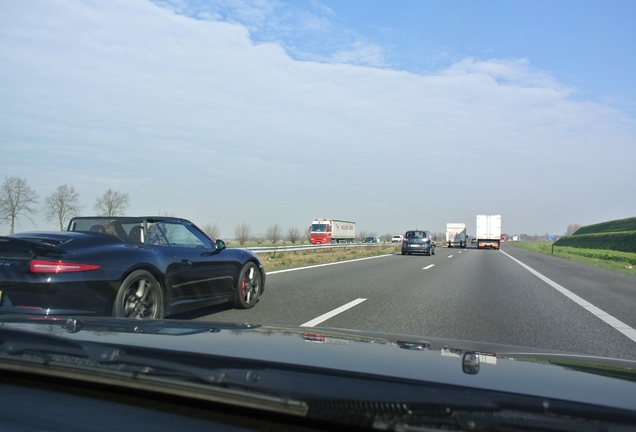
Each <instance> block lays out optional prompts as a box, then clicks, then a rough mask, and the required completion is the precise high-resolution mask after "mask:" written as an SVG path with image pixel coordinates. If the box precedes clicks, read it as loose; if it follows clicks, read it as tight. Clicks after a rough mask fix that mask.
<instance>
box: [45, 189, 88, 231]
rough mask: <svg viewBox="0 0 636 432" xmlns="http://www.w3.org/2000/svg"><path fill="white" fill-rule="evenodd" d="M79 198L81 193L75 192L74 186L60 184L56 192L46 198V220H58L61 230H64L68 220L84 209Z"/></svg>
mask: <svg viewBox="0 0 636 432" xmlns="http://www.w3.org/2000/svg"><path fill="white" fill-rule="evenodd" d="M78 199H79V193H77V192H75V188H74V187H73V186H67V185H62V186H58V187H57V189H56V190H55V192H53V193H52V194H51V195H49V196H48V197H47V198H46V209H45V215H46V220H48V221H49V222H52V221H56V222H58V223H59V224H60V230H63V229H64V227H65V226H66V223H67V222H68V220H69V219H70V218H72V217H73V216H77V215H78V214H79V212H80V211H81V210H82V206H80V205H79V204H78Z"/></svg>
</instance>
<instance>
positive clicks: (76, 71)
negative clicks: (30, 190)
mask: <svg viewBox="0 0 636 432" xmlns="http://www.w3.org/2000/svg"><path fill="white" fill-rule="evenodd" d="M171 4H172V5H173V6H174V5H175V3H171ZM227 4H228V5H229V4H230V3H227ZM234 5H235V4H234ZM250 5H251V6H261V5H263V4H262V3H260V2H253V3H249V4H248V6H250ZM273 5H274V6H275V5H276V3H274V4H273ZM228 7H229V6H228ZM256 10H258V7H256ZM186 12H187V10H186V9H181V10H180V13H175V12H174V11H173V10H171V9H167V8H163V7H157V6H156V5H155V4H153V3H150V2H145V1H129V0H126V1H123V0H122V1H115V0H113V1H109V2H107V3H99V4H91V3H85V2H81V1H71V0H66V1H62V0H60V1H57V2H53V1H51V2H19V3H17V2H10V3H8V4H7V3H4V4H2V5H1V6H0V64H2V65H3V67H2V68H1V69H0V95H2V99H3V103H2V104H0V128H2V130H3V134H2V136H1V137H0V151H1V152H2V154H3V157H2V160H1V161H0V171H1V172H4V173H6V174H7V175H11V176H13V175H17V176H21V177H26V178H27V180H28V181H29V182H30V183H31V184H32V185H33V186H34V188H35V189H37V190H38V191H39V193H40V195H41V196H45V195H47V194H48V193H50V192H51V191H52V190H53V189H54V188H55V187H56V186H57V185H58V184H69V185H74V186H75V187H76V189H77V190H78V192H80V194H81V196H82V199H83V200H85V202H84V204H86V208H92V207H93V205H92V204H93V202H94V199H95V198H96V197H97V196H99V195H101V193H103V191H105V190H106V189H108V188H114V189H117V190H121V191H123V192H127V193H130V196H131V209H129V213H131V214H132V213H169V214H178V215H179V216H183V217H188V218H191V219H193V220H194V221H195V222H196V223H198V224H199V225H205V224H206V223H214V222H216V221H219V224H220V225H221V231H222V233H223V235H225V236H229V237H231V236H232V235H233V229H234V227H235V226H236V224H237V223H239V222H243V221H248V222H251V223H252V224H253V230H254V231H256V232H264V231H265V228H266V226H268V225H270V224H273V223H279V224H280V225H281V226H282V227H283V228H287V227H291V226H296V227H304V226H306V225H308V223H309V222H310V220H311V219H313V218H314V217H342V218H348V219H356V220H358V221H359V222H360V223H362V224H363V225H364V226H363V229H365V230H367V231H371V230H376V231H378V232H380V233H383V232H384V231H385V230H386V231H389V232H393V231H395V232H400V231H401V230H402V229H403V228H404V229H406V228H405V227H407V226H411V225H413V224H421V220H422V217H423V216H422V215H426V216H425V218H426V223H427V224H429V223H430V226H431V228H432V229H433V230H441V229H442V227H443V226H444V225H443V224H445V223H446V222H447V221H448V220H451V219H452V220H454V221H461V220H465V221H466V222H468V223H470V222H471V221H472V219H473V218H474V214H476V213H482V212H494V213H502V214H506V213H508V214H510V215H515V216H514V218H515V220H517V221H516V222H514V223H515V224H516V225H512V224H513V220H512V219H511V218H509V219H508V220H509V221H510V222H509V223H510V224H511V225H512V226H513V227H515V229H519V230H523V231H524V232H527V233H536V232H544V231H546V230H548V228H545V226H546V225H549V226H550V227H552V226H553V225H552V224H556V225H557V226H558V227H559V228H560V227H563V229H565V227H566V226H567V224H569V223H585V222H586V221H585V220H582V219H580V218H575V217H574V216H576V214H578V213H577V212H587V211H588V210H587V209H588V208H589V202H588V197H589V196H590V194H594V196H595V200H596V201H595V202H596V205H599V206H604V205H605V206H612V205H613V206H616V207H617V211H618V212H623V213H630V212H632V213H633V211H634V204H633V203H632V204H630V203H620V204H616V202H617V200H618V199H620V197H621V196H622V194H624V187H625V184H626V183H625V181H624V176H631V178H632V179H633V174H628V173H631V172H632V168H631V166H630V165H631V161H633V160H634V159H635V156H636V153H635V152H636V150H635V148H636V146H635V145H634V144H636V143H635V139H634V137H635V136H636V134H635V133H634V132H635V131H636V128H635V122H634V119H632V118H629V117H628V116H626V115H625V114H624V113H622V112H620V111H617V110H615V109H612V108H609V107H607V106H604V105H600V104H594V103H588V102H581V101H576V100H573V99H572V98H571V95H572V94H573V92H574V89H569V88H566V87H564V86H562V85H560V84H559V83H558V82H557V81H556V80H555V79H554V78H552V77H550V76H549V75H548V74H546V73H545V72H542V71H539V70H536V69H533V68H532V67H531V65H530V64H529V62H528V61H527V60H524V59H487V60H479V59H475V58H466V59H463V60H461V61H459V62H457V63H456V64H453V65H451V66H450V67H448V68H446V69H444V70H439V71H436V72H435V73H432V74H428V75H424V74H414V73H409V72H404V71H395V70H391V69H388V68H375V67H368V66H359V65H358V64H359V63H374V62H377V63H381V62H382V50H381V49H380V48H379V47H373V46H369V45H364V44H360V45H357V46H354V49H353V50H352V51H350V52H349V53H348V54H346V55H345V54H344V53H340V54H338V51H333V52H332V53H331V54H330V55H332V57H333V58H334V59H338V61H339V63H338V64H332V63H329V62H318V61H300V60H297V59H295V58H294V57H293V56H291V55H290V54H289V53H288V52H287V51H286V50H285V49H284V46H282V45H281V44H278V43H273V42H268V43H263V42H254V41H253V40H252V36H251V33H250V30H249V29H248V27H245V26H244V25H242V24H238V23H228V22H218V21H214V20H205V19H200V18H197V19H194V18H191V17H188V16H186V15H184V14H185V13H186ZM206 13H207V14H208V15H207V16H208V17H212V16H217V12H215V11H207V12H206ZM242 16H243V17H245V16H250V17H251V20H252V22H255V23H258V22H260V21H262V19H261V18H259V15H258V14H257V13H254V12H249V11H244V13H243V15H242ZM361 58H363V59H366V60H364V61H361V60H360V59H361ZM604 161H607V162H604ZM617 172H623V173H626V174H624V176H623V178H620V177H619V176H617V175H616V173H617ZM412 196H417V197H418V199H415V200H413V199H411V197H412ZM565 198H567V200H566V199H565ZM573 201H574V202H573ZM544 207H548V208H550V209H551V210H550V211H551V212H555V213H558V216H555V215H546V214H544V213H545V212H543V211H541V208H544ZM529 208H530V209H533V210H531V212H532V214H526V213H527V212H528V210H527V209H529ZM519 209H524V210H519ZM535 212H536V214H534V213H535ZM625 216H629V214H626V215H625ZM596 221H598V220H592V221H591V222H596ZM41 225H44V223H43V222H42V223H41ZM517 226H518V227H519V228H516V227H517ZM550 229H551V228H550Z"/></svg>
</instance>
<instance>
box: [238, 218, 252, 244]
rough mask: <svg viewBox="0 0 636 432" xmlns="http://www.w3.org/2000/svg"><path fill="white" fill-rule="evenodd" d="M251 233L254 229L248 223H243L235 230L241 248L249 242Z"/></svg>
mask: <svg viewBox="0 0 636 432" xmlns="http://www.w3.org/2000/svg"><path fill="white" fill-rule="evenodd" d="M251 231H252V229H251V228H250V224H248V223H247V222H243V223H242V224H240V225H238V226H237V227H236V228H235V229H234V235H235V236H236V240H238V242H239V244H240V245H241V246H243V245H244V244H245V242H246V241H248V240H249V238H250V235H251Z"/></svg>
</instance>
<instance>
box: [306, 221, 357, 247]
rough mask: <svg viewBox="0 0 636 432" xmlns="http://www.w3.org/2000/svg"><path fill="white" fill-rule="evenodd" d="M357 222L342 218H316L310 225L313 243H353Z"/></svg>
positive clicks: (310, 237)
mask: <svg viewBox="0 0 636 432" xmlns="http://www.w3.org/2000/svg"><path fill="white" fill-rule="evenodd" d="M355 238H356V223H355V222H352V221H346V220H340V219H314V221H313V222H312V223H311V227H309V239H310V242H311V244H329V243H352V242H353V241H354V240H355Z"/></svg>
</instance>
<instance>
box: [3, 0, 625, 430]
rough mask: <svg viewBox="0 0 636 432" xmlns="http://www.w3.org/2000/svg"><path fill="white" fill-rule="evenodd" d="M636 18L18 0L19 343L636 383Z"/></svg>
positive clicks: (11, 300)
mask: <svg viewBox="0 0 636 432" xmlns="http://www.w3.org/2000/svg"><path fill="white" fill-rule="evenodd" d="M635 23H636V1H629V0H614V1H609V2H608V1H604V0H588V1H581V2H567V1H550V0H536V1H528V0H521V1H518V2H505V1H501V0H484V1H481V2H470V1H465V2H457V1H450V2H449V1H444V0H429V1H421V0H396V1H378V0H376V1H368V0H347V1H337V0H309V1H307V0H300V1H299V0H252V1H238V2H237V1H218V0H134V1H122V0H119V1H117V0H115V1H107V2H93V1H86V0H63V1H60V0H58V1H38V0H24V1H4V2H0V65H1V66H0V101H1V102H0V127H1V131H2V133H0V172H1V173H2V176H1V177H0V328H1V327H2V325H3V321H2V320H3V318H7V317H10V318H11V319H13V320H16V321H18V318H20V319H23V320H25V322H27V323H28V325H29V326H30V325H33V326H35V322H36V321H38V322H39V321H42V322H47V323H49V324H50V325H51V329H53V330H51V333H52V334H54V335H56V336H59V337H60V338H61V339H72V340H73V341H77V340H79V339H82V341H83V342H88V344H87V345H85V346H83V347H82V349H83V350H85V351H87V352H88V354H87V356H88V358H89V360H90V361H95V362H99V361H101V360H99V359H97V357H98V355H97V354H95V352H93V351H91V347H92V345H91V343H93V342H95V343H97V344H100V343H108V344H112V346H111V348H113V347H114V346H117V345H119V344H123V345H124V346H125V347H126V349H128V348H129V347H130V346H131V345H126V344H125V343H123V342H122V341H125V342H126V343H129V344H132V342H131V341H133V340H134V343H135V344H136V343H139V344H142V345H143V347H144V348H148V349H153V350H156V353H155V352H153V353H151V354H148V357H152V355H154V354H157V356H159V357H161V356H162V355H166V352H165V351H174V352H178V353H182V352H193V353H196V354H197V355H199V354H200V355H201V356H218V357H222V358H223V359H226V360H227V359H234V360H236V361H237V362H238V363H240V362H241V361H246V362H247V358H250V362H252V361H260V362H262V363H267V364H270V365H271V364H276V365H277V367H278V366H280V365H281V364H282V365H285V364H293V365H294V367H295V368H297V371H301V370H302V371H303V372H304V370H303V367H305V366H306V367H307V368H308V369H319V368H321V367H322V368H324V369H330V368H333V370H334V371H335V370H337V371H338V373H343V374H344V373H345V372H346V373H359V374H360V375H359V376H357V378H360V377H363V376H364V374H373V375H374V376H375V375H378V376H382V377H385V378H387V379H400V380H411V379H413V380H414V382H420V381H427V382H433V383H435V384H436V385H443V384H447V385H457V386H460V387H461V386H464V385H466V386H468V387H469V388H479V387H480V385H482V384H483V386H482V388H483V387H485V388H487V389H488V390H491V391H501V392H511V394H512V393H513V390H516V391H517V393H522V394H524V392H525V393H526V394H527V393H531V392H533V394H534V396H537V397H541V396H542V395H545V397H546V398H548V397H549V396H550V395H552V396H554V394H553V393H550V391H549V390H545V392H544V389H540V388H538V387H539V384H538V383H539V382H549V381H550V379H549V378H552V379H553V380H554V381H555V382H559V383H560V384H559V386H560V387H559V388H560V389H566V388H569V389H572V390H571V394H566V391H565V390H559V391H562V393H559V394H558V395H557V396H558V397H561V398H565V399H568V397H570V396H573V397H574V396H576V394H577V393H579V394H585V395H586V397H587V396H588V394H587V393H586V391H585V388H586V387H585V385H584V384H585V383H586V380H585V378H581V376H580V375H578V374H566V375H567V379H565V380H564V381H559V380H556V379H555V377H554V376H552V375H550V373H549V372H546V369H540V368H538V367H534V365H531V366H529V367H528V368H527V369H528V370H530V371H529V372H525V373H526V377H527V380H521V379H518V380H516V379H512V378H511V377H510V376H509V375H508V373H509V372H510V371H509V370H508V369H507V368H508V367H510V366H509V365H510V363H507V362H506V361H504V359H508V358H510V359H511V361H512V357H514V356H512V355H509V356H505V355H502V354H500V351H503V352H506V353H512V352H514V353H525V354H528V356H527V358H525V359H524V361H527V362H530V363H532V362H533V361H534V360H535V359H538V357H537V358H535V357H532V356H531V355H530V354H537V355H538V353H541V354H545V353H546V352H558V353H560V354H563V353H567V355H569V356H572V357H571V359H572V363H573V364H570V365H569V366H567V367H566V366H563V365H561V366H562V368H563V369H567V370H568V371H570V372H572V371H578V372H581V371H582V369H584V368H583V367H582V366H580V365H579V364H578V363H577V362H578V360H580V357H579V356H582V357H586V359H587V358H588V357H593V358H594V359H595V360H596V361H600V359H605V360H611V361H617V362H620V364H621V366H624V365H625V364H624V363H622V362H627V363H628V364H629V365H630V366H629V367H632V366H633V365H632V364H631V363H629V362H633V361H636V313H635V312H634V311H636V193H635V192H634V184H636V169H635V168H634V162H635V161H636V80H635V77H636V55H635V53H636V25H635ZM397 161H399V163H398V162H397ZM69 318H71V319H76V320H79V321H78V322H80V323H81V325H78V326H79V327H81V326H88V324H87V323H86V322H84V321H82V320H86V319H88V318H90V319H97V318H99V319H102V318H109V319H114V320H117V321H128V320H130V321H134V322H136V323H137V322H138V321H139V322H142V321H143V322H144V323H145V322H146V321H160V322H162V323H163V322H164V321H168V322H169V323H170V324H173V325H175V326H177V327H178V326H181V325H182V326H186V329H187V330H184V331H183V333H189V331H190V330H191V328H190V327H187V326H190V325H192V326H195V327H196V328H197V329H198V326H199V325H202V323H203V324H205V325H208V324H209V323H214V324H215V326H213V327H214V329H215V330H214V331H213V330H211V329H208V330H203V331H201V332H198V333H196V335H197V336H198V337H197V338H186V337H180V336H179V337H177V336H175V337H172V338H168V337H167V336H168V334H167V333H170V334H177V335H178V334H181V333H182V331H181V330H179V329H178V328H177V329H173V328H169V326H167V327H163V328H162V332H161V334H162V335H164V336H166V337H165V338H157V337H155V339H153V342H148V341H149V338H143V337H140V338H137V336H139V335H146V334H147V333H149V332H147V331H146V332H144V331H142V330H143V326H142V325H141V324H139V323H137V324H139V327H137V326H136V325H134V326H133V330H131V331H128V330H126V332H120V331H114V330H113V327H109V326H108V325H106V324H104V325H103V326H102V327H100V328H96V327H91V329H92V330H90V332H89V331H78V332H71V331H67V328H66V327H63V326H62V324H61V323H62V322H64V323H66V319H69ZM7 319H8V318H7ZM49 320H53V321H49ZM55 320H59V321H55ZM51 323H54V324H51ZM236 324H240V325H241V326H242V325H245V326H246V327H247V328H243V327H240V328H238V329H236V328H235V327H232V326H233V325H236ZM11 325H12V326H17V324H15V322H12V324H11ZM64 326H66V324H64ZM89 327H90V326H89ZM39 328H40V330H37V331H35V330H33V332H38V331H42V330H41V329H42V328H43V327H39ZM83 328H86V327H83ZM115 328H119V327H115ZM211 328H212V327H211ZM255 328H258V329H259V330H258V331H257V330H255ZM216 329H220V331H218V332H217V331H216ZM290 329H293V330H290ZM29 331H32V329H31V330H29ZM137 331H138V332H137ZM197 331H198V330H197ZM58 332H59V333H61V334H58ZM136 332H137V333H136ZM268 332H269V333H268ZM339 332H344V333H346V335H343V334H341V333H339ZM119 333H125V335H123V336H122V335H121V334H119ZM219 334H222V335H223V336H219ZM248 334H249V336H246V335H248ZM87 335H91V336H94V339H95V340H88V339H89V336H87ZM132 335H136V336H135V337H133V336H132ZM274 335H276V336H274ZM283 335H285V336H287V337H284V336H283ZM352 335H356V336H357V339H356V338H353V336H352ZM387 335H391V336H387ZM155 336H156V335H155ZM213 336H218V337H216V338H214V337H213ZM230 336H235V337H236V338H241V337H243V338H244V339H243V340H244V342H245V343H244V344H241V343H240V342H236V339H232V337H230ZM267 337H269V339H268V340H269V341H270V345H269V346H267V344H264V343H263V340H264V339H266V338H267ZM84 339H85V340H84ZM158 340H161V343H160V342H157V341H158ZM231 340H234V342H230V341H231ZM433 340H435V342H436V343H433V342H432V341H433ZM38 341H39V342H42V341H41V340H38ZM104 341H107V342H104ZM185 341H188V342H185ZM190 341H196V343H194V342H190ZM218 341H223V343H219V342H218ZM248 341H249V342H248ZM444 341H448V342H444ZM457 341H459V342H457ZM463 342H468V343H470V347H465V346H464V345H463ZM2 344H3V342H2V341H1V340H0V351H1V348H2V347H3V346H4V349H5V351H6V353H7V354H6V356H8V357H11V355H12V354H11V353H12V349H14V348H15V351H16V352H20V353H21V354H20V355H23V357H25V358H26V360H28V361H31V360H33V359H29V358H28V357H29V354H28V353H26V354H25V353H24V351H23V350H22V348H21V346H18V345H19V344H17V342H16V344H17V345H15V346H13V345H11V346H8V345H6V344H5V345H2ZM51 344H53V343H51ZM297 344H299V345H297ZM44 345H46V346H47V347H48V346H49V342H45V343H44ZM263 345H265V346H263ZM502 347H505V348H504V349H502ZM509 347H521V348H519V349H516V350H513V349H511V348H509ZM122 349H123V348H122ZM70 350H71V351H72V349H70ZM27 351H28V350H27ZM201 351H205V352H201ZM431 351H434V354H435V355H434V356H433V355H431ZM29 352H30V351H29ZM34 352H36V354H34V356H35V357H37V361H36V360H33V363H37V362H40V363H41V365H40V366H42V365H45V364H52V363H55V362H58V363H56V364H57V365H58V366H59V364H64V365H66V366H68V365H70V364H73V363H76V364H77V363H82V361H80V360H78V359H76V358H73V362H69V363H68V364H67V363H64V362H61V361H60V359H59V358H57V357H56V358H55V359H52V358H51V357H50V356H52V355H51V354H50V353H47V354H41V353H40V352H39V351H38V350H37V349H35V350H34ZM96 352H97V353H98V354H102V353H103V351H101V350H96ZM287 352H289V353H293V356H292V355H291V354H290V355H286V354H285V353H287ZM107 354H108V352H106V354H105V355H107ZM469 354H470V355H469ZM65 355H71V354H68V353H66V352H62V353H60V352H58V353H56V354H55V355H54V357H55V356H65ZM346 356H350V357H346ZM396 356H397V357H399V359H400V360H396V359H395V357H396ZM418 356H419V357H418ZM168 357H169V356H168ZM2 359H3V358H2V353H1V352H0V363H1V360H2ZM23 360H24V359H23ZM53 360H55V361H53ZM416 360H419V362H418V361H416ZM90 361H86V362H87V363H90ZM543 361H544V358H541V359H540V360H536V362H537V363H541V364H542V365H543V364H544V363H543ZM321 362H322V363H321ZM201 363H205V361H203V360H202V361H201ZM370 363H372V364H373V365H372V366H370V365H369V364H370ZM545 363H549V364H550V365H552V364H553V363H552V362H551V361H549V360H548V361H546V362H545ZM574 363H576V364H574ZM476 364H477V365H479V367H478V368H477V367H476ZM250 365H251V363H250ZM66 366H63V367H66ZM60 367H62V366H60ZM118 367H121V368H122V369H124V370H126V371H128V369H126V367H127V366H126V367H124V366H122V365H119V364H118V365H116V366H113V367H112V369H117V368H118ZM157 367H159V366H157ZM236 367H237V368H238V367H239V366H236ZM249 369H250V370H253V369H255V368H252V367H251V366H250V368H249ZM476 369H478V370H479V372H478V373H477V374H473V375H476V378H478V379H475V380H473V382H469V381H468V380H469V379H470V378H467V376H468V375H471V374H470V373H469V372H470V371H474V370H476ZM161 370H162V371H163V372H165V370H164V369H161ZM166 370H171V369H170V368H166ZM548 370H554V369H548ZM433 371H435V373H433ZM102 372H103V370H102ZM137 372H139V371H135V373H137ZM334 373H335V372H334ZM429 373H430V374H429ZM583 373H584V372H581V374H583ZM202 374H203V375H205V373H202ZM510 374H512V373H511V372H510ZM555 374H556V373H555ZM613 374H617V375H618V373H617V372H615V371H614V370H612V371H611V372H607V373H606V375H612V376H614V375H613ZM132 375H135V374H132ZM230 375H232V374H230ZM504 375H505V378H506V379H505V380H504V379H503V378H500V379H499V381H497V377H501V376H504ZM197 376H198V375H197ZM250 376H252V375H250ZM275 376H276V377H277V378H279V379H281V380H282V381H284V380H283V379H282V378H280V375H278V374H275ZM537 377H541V379H538V378H537ZM165 378H166V380H169V379H170V378H172V372H166V373H165ZM199 378H200V377H199ZM217 378H218V377H217V376H216V375H214V379H212V375H210V376H207V381H206V380H205V379H204V380H203V381H205V383H206V384H210V383H211V382H212V381H214V380H215V379H217ZM473 378H475V377H474V376H473ZM535 378H537V380H536V383H535V381H533V380H534V379H535ZM334 379H335V378H334ZM615 379H616V380H620V378H615ZM96 380H97V379H96ZM480 380H484V381H487V383H482V382H481V381H480ZM254 381H257V379H256V378H255V379H254ZM292 381H293V380H292V379H289V380H288V382H289V383H291V382H292ZM214 382H215V383H218V381H214ZM310 382H312V383H314V381H310ZM504 383H505V384H504ZM243 384H244V383H241V385H237V387H240V389H237V388H236V387H232V386H231V385H228V387H230V388H231V390H232V391H234V390H236V391H239V390H243V387H242V385H243ZM261 384H263V383H262V382H261ZM232 385H234V384H232ZM263 385H264V384H263ZM312 385H313V384H312ZM599 385H600V383H599ZM292 386H293V385H291V384H290V387H292ZM470 386H472V387H470ZM131 387H135V386H134V385H131ZM141 387H143V386H141ZM316 387H317V390H316V391H321V392H322V391H324V393H321V394H320V399H321V400H330V397H329V396H333V395H328V394H327V393H328V388H327V387H328V386H327V385H326V384H325V385H324V386H319V385H318V384H316ZM318 387H320V388H319V389H318ZM510 387H516V388H514V389H513V388H510ZM529 387H531V388H529ZM546 388H547V387H546ZM628 389H629V388H628ZM296 390H298V389H296ZM623 390H625V388H622V389H621V391H622V393H620V394H622V395H624V394H625V393H629V392H624V391H623ZM140 391H142V392H143V388H142V389H141V390H140ZM303 391H304V389H303ZM555 391H556V390H555ZM299 393H300V391H299ZM609 393H611V391H610V390H609V389H608V388H605V390H604V391H599V392H598V395H597V396H598V397H599V398H601V396H602V395H606V394H609ZM374 394H376V393H374ZM614 394H615V395H616V394H619V393H616V392H614ZM391 395H392V396H396V394H395V393H391ZM296 396H298V395H296ZM302 396H303V397H305V396H306V394H305V393H303V394H302ZM593 396H594V395H593V394H589V397H590V400H589V401H588V402H589V403H590V404H592V403H593V401H592V400H591V399H592V398H593ZM633 396H634V397H633V398H629V397H625V400H636V392H635V393H634V395H633ZM555 397H556V396H555ZM360 398H361V399H362V396H361V397H360ZM387 398H388V396H387ZM316 399H319V397H318V396H316ZM396 399H398V397H397V396H396ZM280 400H285V397H281V398H280ZM280 400H278V399H277V402H280ZM290 400H291V399H290ZM303 400H304V399H303ZM549 400H550V401H553V400H554V399H549ZM608 400H609V399H608ZM612 400H614V399H612ZM579 402H580V401H579ZM250 407H251V405H250ZM481 408H484V407H483V406H482V407H481ZM484 409H485V408H484ZM635 409H636V407H635ZM411 412H413V411H412V410H411ZM571 414H572V417H575V413H571ZM334 417H335V416H334ZM459 417H461V416H459ZM1 418H2V415H1V413H0V419H1ZM475 425H476V426H475V430H477V429H479V427H478V426H481V424H477V423H475ZM1 426H2V423H1V421H0V429H2V427H1ZM384 426H386V429H387V430H391V429H392V428H393V429H398V430H399V429H400V428H399V427H397V426H395V425H394V424H392V423H391V424H388V425H384ZM378 428H379V426H378ZM407 429H408V428H407ZM530 429H531V428H530Z"/></svg>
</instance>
